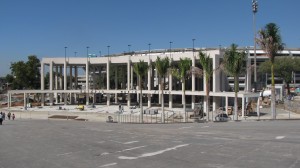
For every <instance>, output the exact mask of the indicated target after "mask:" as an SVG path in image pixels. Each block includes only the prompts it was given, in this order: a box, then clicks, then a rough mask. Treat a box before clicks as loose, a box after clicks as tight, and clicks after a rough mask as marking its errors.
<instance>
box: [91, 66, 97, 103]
mask: <svg viewBox="0 0 300 168" xmlns="http://www.w3.org/2000/svg"><path fill="white" fill-rule="evenodd" d="M95 73H96V67H95V66H93V76H92V79H93V104H95V103H96V99H95V92H96V80H95Z"/></svg>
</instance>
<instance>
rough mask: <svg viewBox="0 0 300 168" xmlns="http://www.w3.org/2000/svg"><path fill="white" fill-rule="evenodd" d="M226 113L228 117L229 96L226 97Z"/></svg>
mask: <svg viewBox="0 0 300 168" xmlns="http://www.w3.org/2000/svg"><path fill="white" fill-rule="evenodd" d="M225 111H226V114H227V115H228V96H226V97H225Z"/></svg>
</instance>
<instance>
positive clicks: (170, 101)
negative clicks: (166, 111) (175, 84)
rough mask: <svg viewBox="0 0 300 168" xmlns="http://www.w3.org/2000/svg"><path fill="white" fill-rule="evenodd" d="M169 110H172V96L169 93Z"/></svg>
mask: <svg viewBox="0 0 300 168" xmlns="http://www.w3.org/2000/svg"><path fill="white" fill-rule="evenodd" d="M169 92H170V91H169ZM169 108H173V95H172V94H171V92H170V93H169Z"/></svg>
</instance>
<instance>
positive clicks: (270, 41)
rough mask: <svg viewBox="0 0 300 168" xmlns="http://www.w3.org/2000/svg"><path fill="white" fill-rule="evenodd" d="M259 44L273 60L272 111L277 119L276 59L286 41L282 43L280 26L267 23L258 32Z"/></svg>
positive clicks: (273, 116) (257, 40)
mask: <svg viewBox="0 0 300 168" xmlns="http://www.w3.org/2000/svg"><path fill="white" fill-rule="evenodd" d="M258 36H259V37H258V38H257V39H256V42H257V44H258V45H259V46H260V47H261V49H263V50H264V51H265V52H266V54H267V56H268V57H269V59H270V61H271V76H272V87H271V111H272V118H273V119H276V109H275V81H274V59H275V56H276V54H277V52H279V51H282V50H283V49H284V43H282V40H281V35H280V31H279V27H278V26H277V25H276V24H275V23H269V24H267V25H266V26H265V27H264V28H263V29H261V30H260V31H259V32H258Z"/></svg>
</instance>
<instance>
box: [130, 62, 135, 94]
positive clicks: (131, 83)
mask: <svg viewBox="0 0 300 168" xmlns="http://www.w3.org/2000/svg"><path fill="white" fill-rule="evenodd" d="M130 78H131V79H130V88H131V89H134V88H133V67H132V65H131V66H130Z"/></svg>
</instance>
